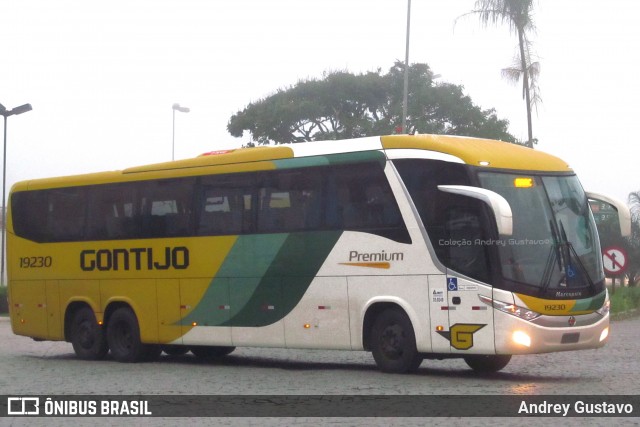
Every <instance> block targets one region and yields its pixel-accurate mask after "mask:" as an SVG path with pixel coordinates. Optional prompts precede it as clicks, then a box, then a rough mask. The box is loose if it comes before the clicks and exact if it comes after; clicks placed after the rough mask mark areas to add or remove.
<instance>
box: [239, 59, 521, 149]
mask: <svg viewBox="0 0 640 427" xmlns="http://www.w3.org/2000/svg"><path fill="white" fill-rule="evenodd" d="M403 76H404V64H403V63H402V62H399V61H398V62H396V63H395V64H394V66H393V67H391V69H390V70H389V71H388V72H387V73H386V74H382V72H381V71H380V70H378V71H377V72H367V73H364V74H357V75H356V74H352V73H349V72H346V71H336V72H331V73H325V75H324V76H323V78H322V79H309V80H303V81H299V82H298V83H297V84H296V85H294V86H291V87H289V88H287V89H280V90H278V91H277V92H276V93H274V94H272V95H270V96H267V97H266V98H264V99H261V100H259V101H257V102H254V103H250V104H249V105H247V106H246V107H245V108H244V109H243V110H242V111H238V112H237V113H236V114H234V115H233V116H231V118H230V120H229V123H228V125H227V130H228V131H229V133H230V134H231V135H233V136H235V137H242V136H243V135H244V132H245V131H247V132H249V134H250V138H251V139H250V142H249V145H254V144H271V143H274V144H283V143H293V142H303V141H315V140H320V139H348V138H357V137H363V136H372V135H386V134H392V133H396V131H397V129H398V128H399V127H400V126H401V123H402V93H403V91H402V87H403V79H404V77H403ZM409 88H410V92H409V102H408V117H407V132H408V133H416V132H420V133H437V134H450V135H469V136H476V137H484V138H494V139H501V140H503V141H508V142H515V141H516V139H515V138H514V137H513V135H511V134H509V133H508V131H507V127H508V121H506V120H500V119H498V117H497V116H496V114H495V110H493V109H488V110H482V109H480V108H479V107H478V106H476V105H474V104H473V102H472V101H471V98H469V97H468V96H466V95H465V94H464V93H463V87H462V86H457V85H454V84H450V83H437V84H436V82H435V81H434V75H433V72H432V71H431V69H430V68H429V66H428V65H427V64H412V65H411V66H410V67H409Z"/></svg>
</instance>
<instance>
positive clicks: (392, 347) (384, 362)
mask: <svg viewBox="0 0 640 427" xmlns="http://www.w3.org/2000/svg"><path fill="white" fill-rule="evenodd" d="M370 343H371V353H372V354H373V359H374V360H375V361H376V365H377V366H378V368H380V370H381V371H383V372H391V373H400V374H403V373H408V372H413V371H415V370H417V369H418V367H419V366H420V364H421V363H422V360H423V359H424V358H423V356H422V355H421V354H420V353H418V350H417V349H416V336H415V333H414V331H413V326H412V325H411V320H410V319H409V317H408V316H407V315H406V314H405V313H404V311H402V310H399V309H395V308H394V309H386V310H384V311H383V312H382V313H380V314H379V315H378V317H377V318H376V320H375V321H374V323H373V326H372V328H371V336H370Z"/></svg>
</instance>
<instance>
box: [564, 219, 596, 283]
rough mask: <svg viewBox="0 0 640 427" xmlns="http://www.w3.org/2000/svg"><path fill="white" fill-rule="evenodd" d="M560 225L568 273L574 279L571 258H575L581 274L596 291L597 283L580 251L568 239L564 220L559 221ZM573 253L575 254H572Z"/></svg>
mask: <svg viewBox="0 0 640 427" xmlns="http://www.w3.org/2000/svg"><path fill="white" fill-rule="evenodd" d="M558 222H559V225H560V235H561V237H562V240H563V243H562V246H563V247H564V251H563V254H564V255H565V256H566V258H565V262H566V263H565V266H566V268H565V272H566V274H567V275H568V278H569V279H572V278H574V277H575V275H576V272H575V271H573V267H572V266H571V260H572V259H574V260H575V261H576V264H577V266H578V269H579V270H580V274H582V275H583V276H584V277H585V278H586V279H587V282H588V283H589V287H590V288H591V289H592V290H593V291H594V292H595V290H596V289H595V287H596V285H595V283H593V280H591V276H589V272H588V271H587V269H586V267H585V266H584V264H583V263H582V260H581V259H580V256H579V255H578V252H576V249H575V247H574V246H573V243H571V242H570V241H569V239H567V234H566V233H565V231H564V225H563V224H562V221H558ZM572 255H573V256H572Z"/></svg>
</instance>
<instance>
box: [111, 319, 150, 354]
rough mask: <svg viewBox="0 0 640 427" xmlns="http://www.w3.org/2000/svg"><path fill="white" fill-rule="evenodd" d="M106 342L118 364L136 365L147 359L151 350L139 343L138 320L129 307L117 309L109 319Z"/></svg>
mask: <svg viewBox="0 0 640 427" xmlns="http://www.w3.org/2000/svg"><path fill="white" fill-rule="evenodd" d="M107 342H108V343H109V348H110V349H111V354H112V355H113V358H114V359H115V360H117V361H118V362H125V363H136V362H140V361H143V360H148V359H149V353H150V350H151V348H150V346H148V345H145V344H143V343H142V341H140V326H139V324H138V318H137V317H136V315H135V313H134V312H133V311H132V310H131V309H130V308H129V307H121V308H118V309H117V310H116V311H114V312H113V314H112V315H111V317H110V318H109V324H108V325H107Z"/></svg>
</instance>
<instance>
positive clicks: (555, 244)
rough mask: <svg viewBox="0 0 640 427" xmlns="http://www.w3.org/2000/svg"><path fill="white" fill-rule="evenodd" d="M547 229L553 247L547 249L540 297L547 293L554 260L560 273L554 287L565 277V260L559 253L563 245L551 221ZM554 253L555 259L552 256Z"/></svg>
mask: <svg viewBox="0 0 640 427" xmlns="http://www.w3.org/2000/svg"><path fill="white" fill-rule="evenodd" d="M549 229H550V230H551V237H552V238H553V246H552V247H551V248H549V256H548V257H547V263H546V264H545V267H544V273H543V275H542V287H541V288H540V294H541V295H543V294H544V293H545V292H546V291H547V289H548V288H549V285H550V284H551V277H552V275H553V265H554V264H555V260H558V270H559V272H560V280H559V281H558V283H557V284H556V286H557V285H559V284H560V283H562V281H563V280H565V277H566V274H565V268H564V266H565V262H564V261H565V259H564V258H563V256H562V253H561V251H560V246H561V245H563V243H561V242H560V239H559V237H558V232H557V231H556V226H555V224H554V223H553V220H551V219H550V220H549ZM554 253H555V257H554V256H553V255H554Z"/></svg>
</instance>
